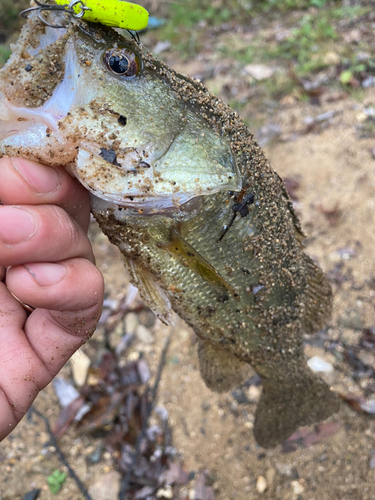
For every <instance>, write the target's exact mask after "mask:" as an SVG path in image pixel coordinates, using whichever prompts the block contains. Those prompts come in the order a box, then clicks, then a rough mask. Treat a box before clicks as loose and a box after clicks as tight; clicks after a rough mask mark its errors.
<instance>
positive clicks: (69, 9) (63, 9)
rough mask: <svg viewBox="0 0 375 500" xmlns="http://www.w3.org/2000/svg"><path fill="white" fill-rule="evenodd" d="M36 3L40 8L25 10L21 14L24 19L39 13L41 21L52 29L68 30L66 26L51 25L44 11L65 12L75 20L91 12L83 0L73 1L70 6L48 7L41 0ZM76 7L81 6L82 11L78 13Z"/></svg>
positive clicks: (35, 0)
mask: <svg viewBox="0 0 375 500" xmlns="http://www.w3.org/2000/svg"><path fill="white" fill-rule="evenodd" d="M34 2H35V3H36V4H37V5H38V7H30V8H29V9H26V10H23V11H22V12H21V16H22V17H27V16H28V14H29V13H30V12H37V13H38V17H39V19H40V20H41V21H42V23H44V24H45V25H47V26H49V27H50V28H66V26H62V25H59V24H50V23H49V22H48V21H47V20H46V19H45V18H44V17H43V15H42V14H43V11H54V12H56V11H57V12H64V13H66V14H70V15H72V16H73V17H74V18H75V19H81V18H82V17H83V16H84V15H85V11H87V10H91V9H90V8H89V7H87V6H86V5H85V4H84V2H83V0H72V1H71V2H70V3H69V4H65V5H48V4H44V3H42V2H40V1H39V0H34ZM76 5H80V9H81V10H80V11H79V12H78V13H76V12H75V11H74V9H73V7H75V6H76Z"/></svg>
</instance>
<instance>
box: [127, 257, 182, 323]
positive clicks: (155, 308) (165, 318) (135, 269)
mask: <svg viewBox="0 0 375 500" xmlns="http://www.w3.org/2000/svg"><path fill="white" fill-rule="evenodd" d="M124 263H125V267H126V268H127V269H128V270H129V272H130V274H131V276H132V281H133V284H134V285H135V286H136V287H137V288H138V290H139V294H140V296H141V297H142V299H143V300H144V301H145V302H146V304H147V305H148V307H149V308H150V309H151V311H152V312H153V313H154V314H155V316H156V317H157V318H159V319H160V321H162V322H163V323H164V324H165V325H173V316H172V306H171V303H170V302H169V299H168V297H167V295H166V294H165V292H164V290H163V289H162V288H161V287H160V285H159V284H158V283H157V282H156V281H155V280H154V278H153V277H152V275H151V274H150V273H149V272H148V271H147V270H146V269H144V268H143V267H141V266H139V265H138V264H137V263H136V262H134V261H133V260H130V259H125V258H124Z"/></svg>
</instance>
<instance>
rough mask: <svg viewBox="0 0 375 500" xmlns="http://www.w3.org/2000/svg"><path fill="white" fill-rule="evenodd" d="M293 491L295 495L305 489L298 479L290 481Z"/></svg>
mask: <svg viewBox="0 0 375 500" xmlns="http://www.w3.org/2000/svg"><path fill="white" fill-rule="evenodd" d="M291 485H292V489H293V493H294V494H295V495H301V493H303V492H304V491H305V488H304V487H303V485H302V484H301V483H300V482H299V481H292V482H291Z"/></svg>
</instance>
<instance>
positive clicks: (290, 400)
mask: <svg viewBox="0 0 375 500" xmlns="http://www.w3.org/2000/svg"><path fill="white" fill-rule="evenodd" d="M279 384H280V383H278V384H276V385H274V386H273V385H272V381H270V380H268V381H267V382H264V383H263V392H262V394H261V397H260V400H259V403H258V407H257V410H256V414H255V423H254V431H253V432H254V437H255V439H256V441H257V443H258V444H259V445H260V446H263V448H272V447H274V446H276V445H278V444H280V443H283V442H284V441H285V440H286V439H287V438H288V437H289V436H291V435H292V434H293V433H294V432H295V431H296V430H297V429H298V428H299V427H301V426H304V425H311V424H314V423H317V422H320V421H322V420H325V419H327V418H328V417H330V416H331V415H332V414H333V413H336V412H337V411H338V410H339V409H340V402H339V398H338V396H337V395H336V394H335V393H334V392H332V391H331V390H330V388H329V387H328V386H327V384H326V383H325V382H323V380H321V379H320V378H318V377H316V376H315V375H314V374H313V373H311V374H310V373H308V371H307V370H306V373H305V374H304V376H301V379H300V380H297V381H296V380H291V381H289V384H288V385H287V386H284V385H281V384H280V385H279Z"/></svg>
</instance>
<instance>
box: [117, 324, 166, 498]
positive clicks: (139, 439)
mask: <svg viewBox="0 0 375 500" xmlns="http://www.w3.org/2000/svg"><path fill="white" fill-rule="evenodd" d="M172 334H173V331H171V332H170V334H169V335H168V338H167V340H166V341H165V344H164V347H163V351H162V353H161V356H160V361H159V366H158V370H157V372H156V378H155V383H154V387H153V388H152V391H151V400H150V401H149V403H148V405H147V410H146V415H145V419H144V421H143V425H142V429H141V432H140V433H139V435H138V437H137V442H136V444H135V451H134V454H133V457H132V461H131V464H130V466H129V469H128V471H127V473H126V476H125V479H124V480H123V482H122V484H121V489H120V493H119V500H126V497H125V495H126V494H127V492H128V489H129V485H130V480H131V475H132V472H133V469H134V466H135V464H136V462H137V460H138V458H139V453H140V447H141V443H142V439H143V438H144V436H145V433H146V430H147V425H148V420H149V418H150V415H151V413H152V410H153V409H154V406H155V402H156V396H157V392H158V387H159V383H160V379H161V375H162V372H163V368H164V365H165V360H166V356H167V352H168V349H169V345H170V343H171V339H172Z"/></svg>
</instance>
